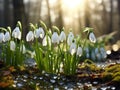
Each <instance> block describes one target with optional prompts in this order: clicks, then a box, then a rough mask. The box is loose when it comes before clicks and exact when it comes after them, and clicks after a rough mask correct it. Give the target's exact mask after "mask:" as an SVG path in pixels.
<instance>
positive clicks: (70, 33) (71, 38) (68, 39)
mask: <svg viewBox="0 0 120 90" xmlns="http://www.w3.org/2000/svg"><path fill="white" fill-rule="evenodd" d="M73 39H74V34H73V33H72V32H69V34H68V38H67V44H68V45H69V46H70V45H71V44H72V41H73Z"/></svg>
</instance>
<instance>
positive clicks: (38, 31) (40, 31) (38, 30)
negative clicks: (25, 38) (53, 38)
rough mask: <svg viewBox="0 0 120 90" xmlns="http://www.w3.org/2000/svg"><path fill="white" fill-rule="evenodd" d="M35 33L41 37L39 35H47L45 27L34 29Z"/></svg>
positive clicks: (36, 36)
mask: <svg viewBox="0 0 120 90" xmlns="http://www.w3.org/2000/svg"><path fill="white" fill-rule="evenodd" d="M34 34H35V38H39V37H40V38H43V37H44V35H45V32H44V30H43V28H39V29H36V30H35V31H34Z"/></svg>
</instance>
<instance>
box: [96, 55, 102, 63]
mask: <svg viewBox="0 0 120 90" xmlns="http://www.w3.org/2000/svg"><path fill="white" fill-rule="evenodd" d="M96 57H97V60H98V61H100V60H101V54H100V53H97V55H96Z"/></svg>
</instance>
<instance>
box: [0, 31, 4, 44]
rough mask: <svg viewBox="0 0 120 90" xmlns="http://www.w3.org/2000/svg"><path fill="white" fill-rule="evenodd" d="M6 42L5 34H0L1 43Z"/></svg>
mask: <svg viewBox="0 0 120 90" xmlns="http://www.w3.org/2000/svg"><path fill="white" fill-rule="evenodd" d="M3 41H4V33H0V43H2V42H3Z"/></svg>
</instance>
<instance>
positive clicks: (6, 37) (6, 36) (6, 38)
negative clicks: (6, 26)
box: [4, 31, 11, 42]
mask: <svg viewBox="0 0 120 90" xmlns="http://www.w3.org/2000/svg"><path fill="white" fill-rule="evenodd" d="M10 39H11V37H10V33H9V32H8V31H7V32H6V33H5V35H4V42H6V41H9V40H10Z"/></svg>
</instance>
